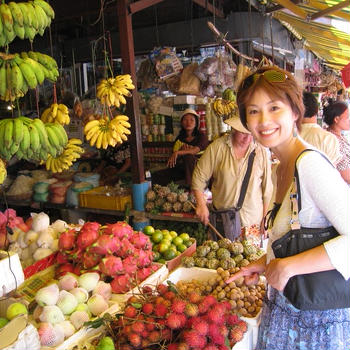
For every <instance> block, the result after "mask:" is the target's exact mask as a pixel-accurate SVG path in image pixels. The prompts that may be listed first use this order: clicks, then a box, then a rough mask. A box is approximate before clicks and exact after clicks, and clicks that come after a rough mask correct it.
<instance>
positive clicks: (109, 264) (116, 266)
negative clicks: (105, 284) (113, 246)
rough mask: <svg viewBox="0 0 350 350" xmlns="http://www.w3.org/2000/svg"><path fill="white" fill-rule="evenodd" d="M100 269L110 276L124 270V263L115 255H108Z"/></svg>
mask: <svg viewBox="0 0 350 350" xmlns="http://www.w3.org/2000/svg"><path fill="white" fill-rule="evenodd" d="M99 270H100V271H101V272H102V273H104V274H105V275H108V276H115V275H117V274H118V273H121V272H122V271H123V263H122V261H121V259H120V258H118V257H116V256H114V255H107V256H106V257H105V258H103V259H102V260H101V262H100V264H99Z"/></svg>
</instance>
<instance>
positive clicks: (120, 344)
mask: <svg viewBox="0 0 350 350" xmlns="http://www.w3.org/2000/svg"><path fill="white" fill-rule="evenodd" d="M146 288H147V289H146ZM109 329H110V330H111V334H110V336H111V337H112V338H113V339H114V341H115V345H116V346H115V347H116V348H117V349H160V348H162V349H163V348H164V349H165V348H166V349H168V350H180V349H196V350H199V349H212V350H219V349H220V350H224V349H225V350H228V349H230V348H231V347H232V346H234V344H235V343H237V342H239V341H240V340H241V339H242V338H243V335H244V333H245V332H246V330H247V324H246V323H245V322H244V321H242V320H240V319H239V318H238V317H237V315H235V314H234V313H233V311H232V309H231V305H230V303H228V302H219V301H217V300H216V299H215V298H214V297H213V296H206V297H202V296H200V295H199V294H198V293H195V292H193V293H191V294H189V295H188V296H187V297H184V296H183V295H181V294H179V293H178V292H177V291H176V289H174V288H173V286H170V287H168V286H165V285H158V286H157V290H152V289H151V288H150V287H144V290H143V293H142V294H141V295H140V296H132V297H131V298H130V299H129V300H128V303H127V306H126V308H125V310H124V314H123V315H121V316H120V317H119V318H118V320H114V321H112V322H111V324H110V327H109Z"/></svg>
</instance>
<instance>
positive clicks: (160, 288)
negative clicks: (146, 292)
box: [157, 284, 169, 295]
mask: <svg viewBox="0 0 350 350" xmlns="http://www.w3.org/2000/svg"><path fill="white" fill-rule="evenodd" d="M168 290H169V289H168V287H167V286H166V285H165V284H158V286H157V292H158V293H159V294H160V295H163V294H164V293H166V292H167V291H168Z"/></svg>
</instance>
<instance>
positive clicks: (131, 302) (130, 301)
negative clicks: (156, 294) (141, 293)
mask: <svg viewBox="0 0 350 350" xmlns="http://www.w3.org/2000/svg"><path fill="white" fill-rule="evenodd" d="M140 302H141V300H140V299H139V298H138V297H137V296H136V295H132V296H131V297H130V298H129V299H128V300H127V301H126V303H127V304H133V303H140Z"/></svg>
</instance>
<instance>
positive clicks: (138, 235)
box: [130, 232, 152, 249]
mask: <svg viewBox="0 0 350 350" xmlns="http://www.w3.org/2000/svg"><path fill="white" fill-rule="evenodd" d="M130 241H131V243H132V244H133V245H134V246H135V248H138V249H150V248H151V247H152V244H151V240H150V238H149V237H148V236H146V235H145V234H144V233H142V232H135V233H134V234H133V235H132V237H131V240H130Z"/></svg>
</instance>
